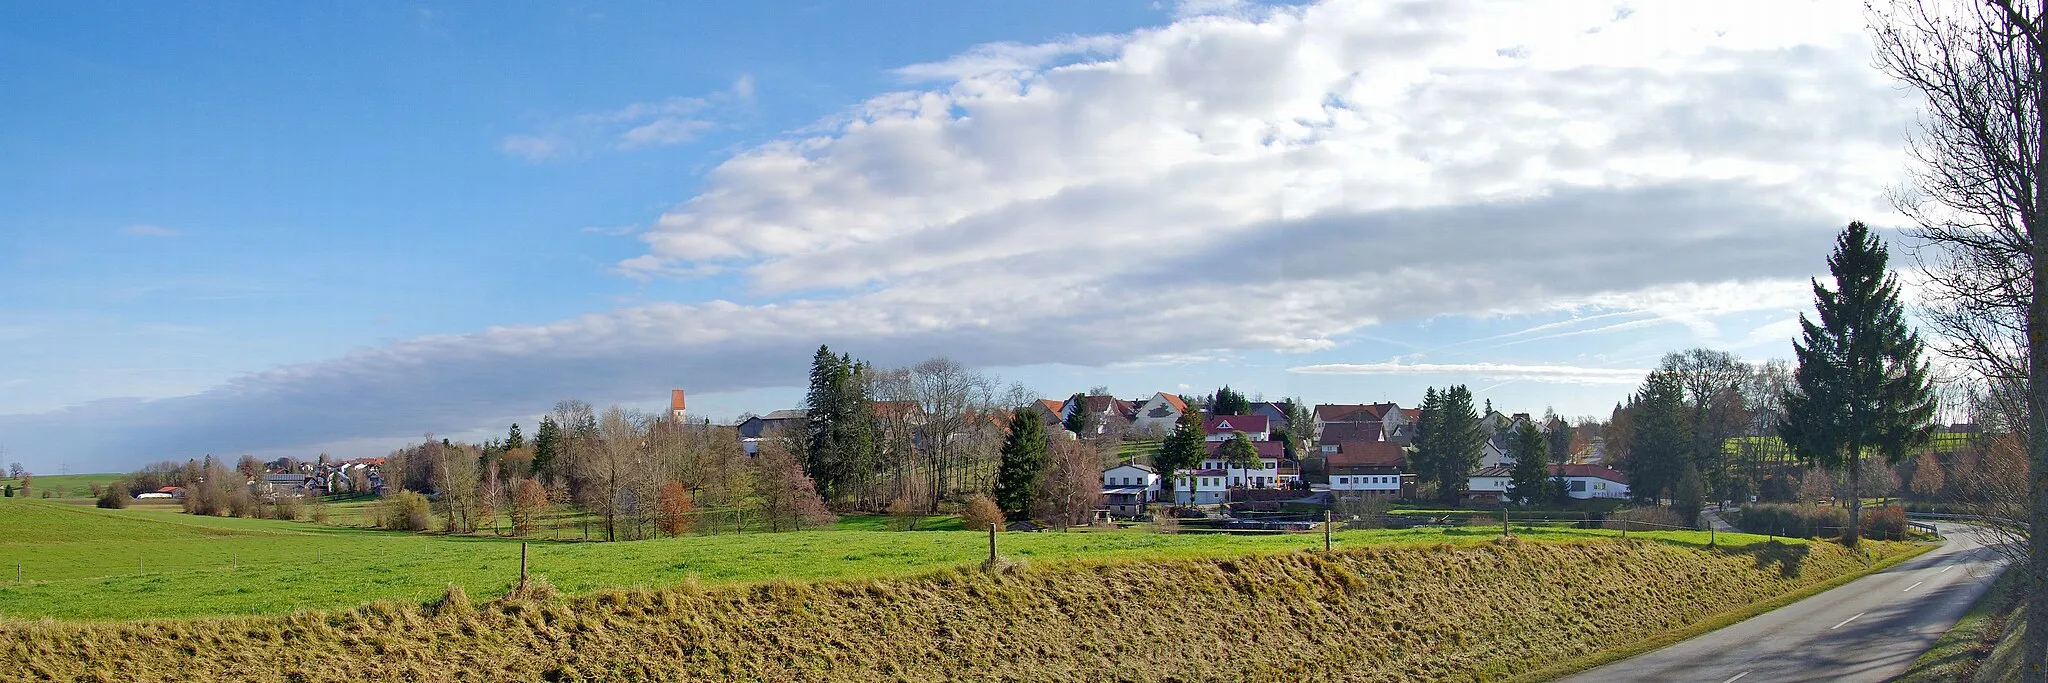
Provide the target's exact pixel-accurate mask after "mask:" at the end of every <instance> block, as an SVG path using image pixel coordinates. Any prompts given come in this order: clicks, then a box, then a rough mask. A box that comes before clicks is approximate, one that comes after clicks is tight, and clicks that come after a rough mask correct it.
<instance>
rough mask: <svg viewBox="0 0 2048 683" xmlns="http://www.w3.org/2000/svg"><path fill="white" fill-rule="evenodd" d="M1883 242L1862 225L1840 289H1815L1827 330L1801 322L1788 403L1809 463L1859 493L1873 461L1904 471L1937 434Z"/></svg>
mask: <svg viewBox="0 0 2048 683" xmlns="http://www.w3.org/2000/svg"><path fill="white" fill-rule="evenodd" d="M1888 259H1889V254H1888V253H1887V251H1886V249H1885V246H1884V242H1883V241H1882V240H1879V239H1878V238H1877V237H1875V236H1873V235H1871V234H1870V230H1869V228H1866V227H1864V225H1863V224H1862V223H1860V222H1859V223H1850V224H1849V227H1848V228H1846V229H1844V230H1843V231H1842V234H1841V235H1840V236H1838V237H1836V239H1835V252H1834V254H1832V255H1830V256H1829V257H1828V271H1829V272H1830V273H1831V274H1833V276H1834V280H1835V288H1834V289H1832V290H1831V289H1829V288H1828V287H1827V286H1825V285H1822V284H1821V283H1820V282H1819V281H1815V282H1814V283H1813V299H1814V301H1813V307H1814V310H1815V312H1816V313H1819V314H1820V322H1819V324H1815V323H1814V322H1813V321H1811V320H1808V319H1807V317H1806V316H1805V315H1800V316H1799V327H1800V339H1799V340H1798V341H1795V342H1793V344H1792V352H1793V354H1794V356H1796V357H1797V359H1798V361H1799V368H1798V369H1797V370H1796V371H1794V372H1793V375H1792V378H1793V382H1794V388H1793V390H1792V392H1791V393H1790V394H1788V395H1787V396H1786V397H1785V413H1784V415H1783V416H1781V417H1780V418H1779V423H1778V434H1779V436H1781V437H1782V438H1783V439H1784V440H1785V443H1786V445H1787V446H1790V447H1791V448H1792V450H1793V452H1795V453H1797V454H1798V455H1799V456H1800V457H1801V458H1803V459H1805V460H1807V461H1809V462H1816V463H1819V464H1821V465H1823V466H1826V467H1828V468H1831V469H1838V470H1847V471H1848V473H1849V490H1851V491H1859V490H1860V488H1861V487H1860V484H1861V477H1862V461H1863V455H1864V453H1865V452H1866V451H1874V454H1875V455H1878V456H1880V457H1882V458H1884V461H1885V462H1888V463H1891V464H1894V465H1896V464H1898V463H1899V462H1900V461H1902V460H1904V459H1905V456H1906V451H1907V450H1908V449H1910V448H1914V447H1917V446H1920V445H1923V444H1925V443H1927V441H1928V440H1929V437H1930V436H1931V434H1932V432H1933V424H1932V420H1933V417H1934V394H1933V391H1932V389H1930V388H1929V386H1928V377H1927V366H1926V364H1924V363H1922V362H1921V361H1920V350H1921V344H1920V337H1919V335H1917V334H1915V333H1914V332H1913V330H1912V329H1911V328H1909V327H1907V326H1906V321H1905V310H1904V309H1903V308H1902V307H1901V306H1900V305H1899V296H1898V295H1899V291H1898V280H1897V278H1896V277H1894V276H1892V275H1891V274H1890V273H1888V272H1887V271H1886V261H1887V260H1888ZM1850 501H1851V502H1850V504H1849V529H1848V533H1847V534H1845V535H1844V540H1845V542H1847V543H1848V544H1849V545H1855V544H1856V542H1857V539H1858V536H1859V534H1860V532H1861V529H1860V526H1861V524H1862V516H1863V500H1862V497H1861V496H1858V495H1852V496H1850Z"/></svg>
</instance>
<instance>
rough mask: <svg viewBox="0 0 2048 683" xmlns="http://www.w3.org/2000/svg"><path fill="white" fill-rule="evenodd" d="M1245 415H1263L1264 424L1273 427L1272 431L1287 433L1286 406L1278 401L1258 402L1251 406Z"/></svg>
mask: <svg viewBox="0 0 2048 683" xmlns="http://www.w3.org/2000/svg"><path fill="white" fill-rule="evenodd" d="M1245 414H1247V415H1264V416H1266V422H1267V423H1269V424H1271V425H1273V431H1276V432H1284V431H1287V404H1285V403H1281V402H1279V401H1259V402H1257V403H1253V404H1252V409H1251V411H1250V412H1248V413H1245Z"/></svg>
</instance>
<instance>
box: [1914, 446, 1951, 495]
mask: <svg viewBox="0 0 2048 683" xmlns="http://www.w3.org/2000/svg"><path fill="white" fill-rule="evenodd" d="M1944 483H1946V482H1944V481H1942V476H1941V463H1939V462H1936V461H1935V459H1934V451H1932V450H1926V451H1921V452H1920V457H1918V458H1914V459H1913V485H1912V490H1913V493H1916V494H1919V495H1920V496H1921V497H1923V498H1932V497H1934V496H1935V494H1938V493H1941V487H1942V485H1943V484H1944Z"/></svg>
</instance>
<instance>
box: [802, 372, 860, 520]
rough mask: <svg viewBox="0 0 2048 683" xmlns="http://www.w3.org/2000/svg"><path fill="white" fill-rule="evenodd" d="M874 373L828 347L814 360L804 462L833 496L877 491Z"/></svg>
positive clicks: (821, 487)
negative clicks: (871, 379) (872, 397)
mask: <svg viewBox="0 0 2048 683" xmlns="http://www.w3.org/2000/svg"><path fill="white" fill-rule="evenodd" d="M869 373H870V370H869V368H868V367H867V365H866V364H864V363H858V362H855V361H854V360H853V357H852V356H850V355H846V354H841V355H839V356H834V355H832V350H831V349H830V348H827V347H825V346H824V345H819V346H818V352H817V353H816V354H815V355H813V357H812V359H811V382H810V389H809V390H808V391H807V392H806V393H805V394H804V411H805V412H804V458H803V466H804V472H805V474H807V475H809V476H810V478H811V480H812V481H814V482H816V483H817V489H818V494H819V495H820V496H822V497H823V498H825V499H827V500H837V499H840V498H845V497H852V496H856V495H860V494H864V493H865V494H871V493H872V491H871V490H868V489H869V488H871V485H872V484H873V475H874V473H875V470H876V469H878V468H877V466H876V461H875V453H876V440H875V431H874V424H875V419H874V418H875V415H874V405H873V403H872V401H871V400H870V398H869V396H868V393H867V385H868V377H869ZM870 497H872V496H870ZM867 502H870V503H872V502H874V501H872V500H870V501H867Z"/></svg>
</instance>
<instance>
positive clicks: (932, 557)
mask: <svg viewBox="0 0 2048 683" xmlns="http://www.w3.org/2000/svg"><path fill="white" fill-rule="evenodd" d="M881 524H882V522H881V520H879V519H876V518H855V519H849V520H846V521H844V522H842V528H843V530H835V531H817V532H799V533H785V534H743V535H732V534H725V535H720V536H685V537H682V538H676V539H662V540H655V541H640V542H633V543H609V544H606V543H568V542H562V543H555V542H535V543H533V544H532V545H531V547H530V561H531V567H532V570H533V571H535V572H538V573H543V574H547V575H548V576H550V577H552V578H553V579H554V581H555V583H556V585H557V586H558V587H560V588H561V589H563V590H565V591H568V592H571V593H585V592H589V591H593V590H597V589H600V588H605V587H612V586H631V587H650V588H652V587H662V586H673V585H676V584H679V583H682V582H684V581H686V580H691V579H693V578H694V580H696V581H699V582H701V583H703V584H705V585H721V584H733V583H748V582H758V581H765V580H771V579H800V580H809V579H830V578H857V577H881V576H904V575H910V574H916V573H920V572H926V571H931V570H934V569H941V568H946V567H954V566H961V565H969V564H972V563H975V562H978V561H979V560H981V559H982V558H983V557H984V556H985V555H986V553H987V543H988V537H987V536H986V535H985V534H982V533H979V532H961V531H931V532H888V531H869V530H860V529H863V528H871V529H872V528H881ZM957 524H958V522H957V521H954V520H947V521H937V520H935V521H934V522H933V523H932V525H931V526H932V528H940V529H943V528H949V527H950V528H957ZM0 529H6V530H8V531H7V533H0V558H4V559H5V561H6V562H7V564H16V563H19V564H20V566H21V567H22V568H23V572H24V576H25V577H26V579H27V580H26V581H19V582H18V581H14V580H13V578H14V577H13V569H14V567H11V566H0V616H5V617H8V618H14V619H24V618H39V617H57V618H64V619H95V620H102V619H137V618H148V617H191V616H206V615H235V614H241V615H248V614H274V613H281V612H290V611H293V610H298V609H334V608H343V607H349V606H354V605H360V604H363V603H366V602H369V601H372V600H377V599H394V600H401V601H408V602H414V603H418V602H422V601H425V600H429V599H431V598H434V597H435V596H438V595H440V594H441V592H442V590H443V589H444V588H445V586H446V585H448V584H450V583H455V584H460V585H463V586H465V587H467V588H468V589H470V590H473V591H476V592H477V593H478V594H479V595H482V594H498V593H502V592H503V591H504V590H505V589H506V587H507V586H509V585H510V584H511V582H512V581H513V580H514V579H515V578H516V577H517V576H518V572H519V543H518V542H517V541H514V540H509V539H495V538H483V537H457V536H433V535H417V534H406V533H394V532H384V531H374V530H367V529H348V528H340V527H332V526H323V525H317V524H311V523H293V522H280V521H271V520H255V519H230V518H219V517H196V516H191V515H182V514H178V513H176V512H175V511H174V510H173V509H168V508H153V509H138V508H131V509H128V510H119V511H110V510H98V509H94V508H90V507H85V506H77V505H56V504H48V503H42V502H39V501H36V502H32V501H13V502H11V503H9V504H0ZM1495 533H1496V532H1495V531H1494V530H1493V529H1491V528H1484V529H1471V530H1462V529H1454V530H1440V529H1414V530H1375V531H1345V532H1340V533H1339V534H1338V535H1337V542H1338V543H1339V544H1340V546H1356V545H1366V544H1404V543H1405V544H1435V543H1444V542H1449V543H1458V544H1473V543H1482V542H1485V541H1486V540H1489V539H1491V538H1492V537H1493V536H1494V535H1495ZM1516 533H1518V534H1523V533H1525V532H1523V531H1522V529H1521V528H1519V527H1517V529H1516ZM1612 533H1613V532H1609V531H1605V530H1571V529H1556V530H1539V531H1538V532H1535V534H1534V536H1533V537H1535V538H1544V539H1583V538H1598V537H1604V536H1608V535H1611V534H1612ZM1638 535H1640V534H1638ZM1656 537H1658V538H1661V539H1663V540H1666V541H1668V542H1671V543H1678V544H1691V545H1695V546H1697V545H1704V544H1705V542H1706V534H1704V533H1699V532H1670V533H1664V534H1658V535H1656ZM1750 540H1754V537H1743V536H1737V535H1729V534H1724V535H1722V541H1723V542H1724V543H1743V542H1749V541H1750ZM1321 543H1322V537H1321V536H1320V535H1315V534H1309V535H1273V536H1222V535H1180V536H1163V535H1156V534H1148V533H1141V532H1135V531H1124V532H1114V533H1068V534H1062V533H1044V534H1003V536H1002V539H1001V545H1002V553H1003V554H1004V555H1005V556H1008V557H1013V558H1020V559H1026V560H1031V561H1034V562H1036V561H1043V560H1055V559H1070V558H1132V557H1146V558H1165V557H1202V556H1218V555H1242V554H1246V553H1260V552H1284V551H1291V550H1298V549H1303V548H1312V547H1320V545H1321ZM138 559H140V560H141V562H142V567H141V571H140V572H139V573H138V571H137V566H136V562H137V560H138Z"/></svg>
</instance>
